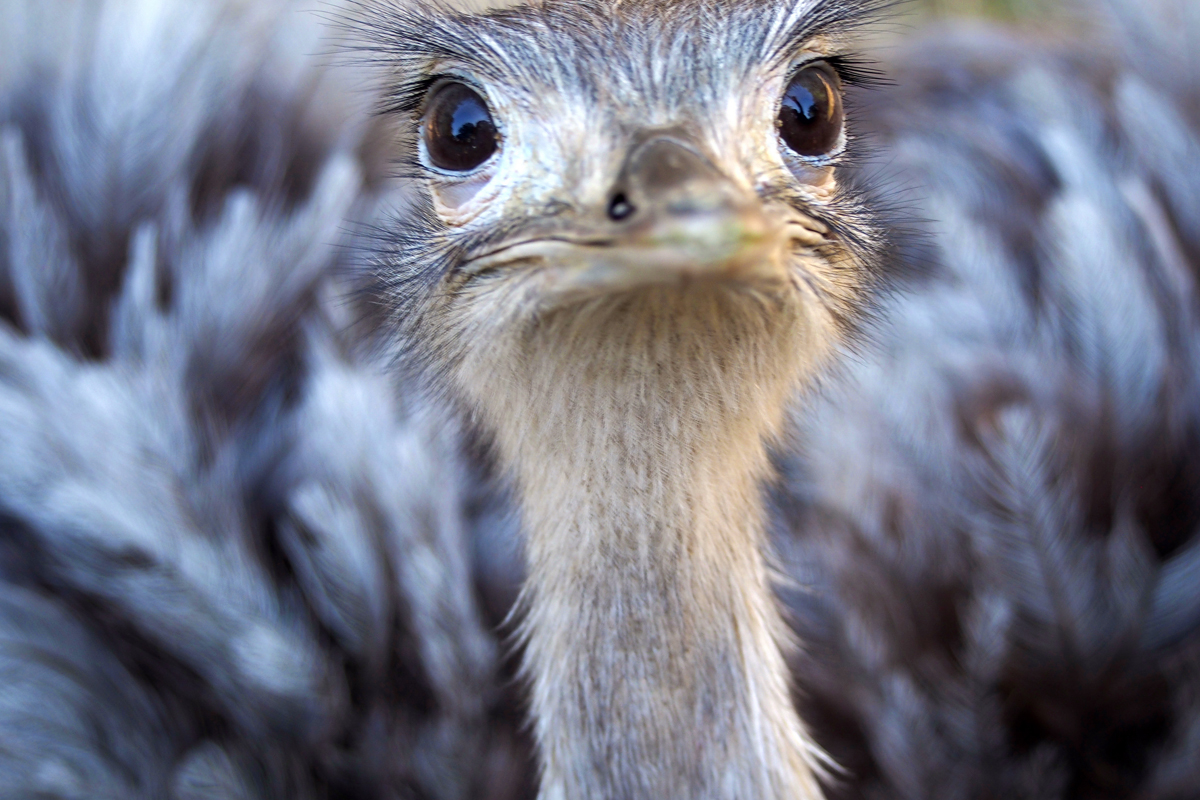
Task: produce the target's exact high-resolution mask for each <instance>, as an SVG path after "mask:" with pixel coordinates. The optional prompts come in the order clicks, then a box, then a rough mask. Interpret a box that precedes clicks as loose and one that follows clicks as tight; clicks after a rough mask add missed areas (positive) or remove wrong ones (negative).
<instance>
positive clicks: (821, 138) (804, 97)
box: [775, 65, 843, 157]
mask: <svg viewBox="0 0 1200 800" xmlns="http://www.w3.org/2000/svg"><path fill="white" fill-rule="evenodd" d="M834 84H835V79H834V78H833V77H832V76H831V75H830V74H829V72H828V69H827V68H826V67H824V66H821V65H814V66H808V67H805V68H804V69H802V70H800V71H799V72H798V73H796V75H795V77H793V78H792V80H791V82H790V83H788V87H787V89H786V90H785V91H784V93H783V99H782V101H781V102H780V105H779V116H778V117H777V118H776V120H775V125H776V127H777V128H778V129H779V136H780V138H781V139H783V143H784V144H786V145H787V146H788V148H789V149H790V150H791V151H792V152H794V153H796V154H797V155H800V156H808V157H816V156H823V155H827V154H829V153H831V152H833V150H834V149H836V148H837V146H838V142H839V141H840V140H841V135H842V124H843V119H842V96H841V94H840V93H839V92H838V90H837V88H836V87H835V85H834Z"/></svg>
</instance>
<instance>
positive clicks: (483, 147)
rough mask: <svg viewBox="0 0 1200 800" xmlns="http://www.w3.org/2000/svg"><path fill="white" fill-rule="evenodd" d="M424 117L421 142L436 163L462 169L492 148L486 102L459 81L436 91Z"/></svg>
mask: <svg viewBox="0 0 1200 800" xmlns="http://www.w3.org/2000/svg"><path fill="white" fill-rule="evenodd" d="M427 119H428V123H427V128H426V135H425V137H426V138H425V146H426V148H427V150H428V152H429V158H430V160H431V161H432V162H433V164H434V166H436V167H439V168H441V169H446V170H452V171H454V172H466V171H468V170H472V169H474V168H475V167H477V166H479V165H480V164H482V163H483V162H485V161H487V160H488V158H490V157H491V155H492V153H494V152H496V126H495V123H493V122H492V115H491V114H490V113H488V108H487V104H486V103H485V102H484V101H483V98H482V97H480V96H479V95H478V94H477V93H476V92H475V91H474V90H472V89H470V88H468V87H467V86H464V85H463V84H461V83H452V84H449V85H447V86H445V87H443V88H442V89H440V90H439V91H438V93H437V95H436V96H435V97H434V98H433V100H432V101H431V103H430V109H429V112H428V117H427Z"/></svg>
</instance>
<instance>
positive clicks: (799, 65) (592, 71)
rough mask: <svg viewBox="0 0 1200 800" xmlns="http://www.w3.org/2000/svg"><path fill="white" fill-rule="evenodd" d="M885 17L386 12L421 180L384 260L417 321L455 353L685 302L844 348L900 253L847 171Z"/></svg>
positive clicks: (624, 6)
mask: <svg viewBox="0 0 1200 800" xmlns="http://www.w3.org/2000/svg"><path fill="white" fill-rule="evenodd" d="M875 5H877V4H876V3H875V2H872V1H871V0H858V1H857V2H855V0H849V1H848V0H837V1H836V2H835V1H834V0H790V1H789V2H786V3H782V4H777V3H771V2H765V1H759V0H750V1H749V2H746V1H745V0H741V1H739V2H735V1H734V0H684V1H683V2H671V3H666V2H657V3H656V2H650V3H641V4H628V3H620V2H618V3H612V4H607V5H598V4H593V3H588V2H575V1H574V0H560V1H559V2H555V3H545V4H538V5H530V6H521V7H516V8H510V9H505V10H500V11H493V12H490V13H484V14H481V15H474V16H472V15H462V16H453V15H452V16H448V17H447V16H445V15H440V16H439V15H434V14H433V13H422V12H421V11H420V9H417V10H411V8H405V9H401V8H399V7H392V6H385V7H384V8H383V9H376V11H375V14H374V15H373V16H371V17H370V18H369V20H368V19H364V20H363V21H362V22H361V29H362V30H363V31H364V32H367V33H368V34H369V35H370V36H371V37H372V39H373V40H374V41H375V42H376V50H377V51H378V52H380V53H381V54H383V56H384V57H385V58H384V60H385V61H387V62H389V63H390V64H391V65H392V68H393V70H394V74H395V76H396V80H395V83H394V86H393V90H392V92H391V94H390V100H391V105H390V108H391V109H392V110H395V111H397V112H399V113H400V114H402V115H403V117H404V119H405V120H406V121H407V122H406V131H407V139H406V141H405V142H404V146H405V147H406V150H407V153H408V157H407V161H406V165H407V166H408V167H409V168H410V172H409V175H410V177H411V178H412V179H413V180H414V183H415V185H416V186H418V187H419V190H420V197H419V200H418V201H417V203H416V205H415V207H414V208H413V209H412V211H411V213H410V214H409V215H408V217H407V218H405V219H404V220H402V221H400V222H399V223H398V224H397V227H396V229H395V231H394V239H393V245H394V246H393V247H392V248H391V250H390V251H389V252H388V253H386V254H385V257H384V259H383V261H382V263H381V267H382V268H381V270H380V273H381V275H382V276H383V278H384V279H385V281H386V283H387V287H386V291H387V293H388V295H389V296H390V297H391V298H392V299H393V301H394V305H395V308H396V311H397V319H398V321H399V322H400V325H401V327H402V329H405V330H407V331H409V333H410V335H411V338H412V339H413V340H414V341H417V340H420V341H424V342H433V345H432V346H433V347H435V348H437V350H438V353H437V355H438V359H439V360H440V361H443V362H445V361H446V358H447V356H451V355H452V354H453V353H454V352H455V351H456V350H461V349H462V347H463V346H464V345H463V341H462V340H463V339H464V337H466V338H470V337H471V336H473V335H475V334H473V333H467V332H468V331H473V332H478V331H480V330H483V329H485V328H486V329H491V330H492V331H494V332H495V334H494V335H496V336H500V335H502V334H501V332H500V331H501V329H502V331H503V334H504V335H507V334H512V333H514V332H517V333H518V334H521V333H522V332H524V333H525V334H527V333H528V332H529V331H530V330H531V329H533V328H537V327H539V326H541V327H545V325H546V324H547V321H549V320H554V319H555V318H559V317H560V315H564V314H565V315H569V316H570V318H571V319H573V320H576V321H577V324H581V323H578V320H580V319H587V320H589V322H588V324H589V325H591V327H592V328H593V329H594V330H596V331H600V330H602V329H604V328H605V327H606V326H609V325H616V326H622V325H625V324H626V323H629V322H631V321H630V320H628V319H626V320H622V319H621V316H622V315H623V314H624V315H626V316H628V315H629V314H633V315H634V316H636V317H637V324H648V321H652V319H653V318H655V317H656V314H658V312H657V311H656V309H659V310H661V313H662V314H665V315H669V316H671V318H672V319H673V320H676V321H677V322H679V324H683V322H686V317H687V316H688V314H689V311H688V306H689V303H688V302H685V301H683V300H681V298H683V297H685V296H687V297H693V298H695V299H696V301H697V303H698V304H699V305H703V306H705V307H707V308H709V309H710V311H709V312H708V313H710V314H716V315H717V316H722V315H725V316H728V315H737V314H742V313H745V314H757V315H761V314H763V313H779V314H782V315H783V316H787V317H788V318H789V319H795V318H798V317H804V318H806V319H807V320H808V322H807V323H806V324H807V325H808V327H810V328H811V329H813V330H817V329H820V330H822V331H824V332H825V333H822V335H821V338H822V340H823V341H828V340H831V339H836V338H838V335H839V334H838V331H842V330H844V329H845V328H846V327H847V326H848V323H850V322H851V321H852V320H853V319H855V318H856V317H857V316H858V313H857V312H858V308H859V306H860V305H861V302H862V299H863V297H864V296H865V294H866V293H865V288H866V286H867V285H868V284H869V280H870V277H871V274H872V272H873V269H874V265H875V263H876V262H877V261H878V255H879V252H880V248H881V240H880V237H879V236H878V234H877V232H876V230H875V227H874V225H873V221H872V217H871V214H870V212H869V210H868V209H869V204H868V203H867V202H865V201H864V199H863V195H862V193H861V192H860V191H859V190H858V189H857V188H856V187H854V186H851V185H850V184H848V183H847V181H846V180H844V178H843V172H844V169H843V168H844V166H845V164H846V163H848V161H849V160H851V159H852V155H853V144H854V136H853V125H852V120H847V118H846V112H845V105H844V103H843V93H844V91H845V87H846V85H847V84H848V83H853V82H855V81H857V80H858V79H859V78H860V77H861V73H860V72H859V71H858V70H856V69H855V68H854V66H853V59H852V58H850V57H849V55H848V53H847V52H846V47H847V46H848V45H847V37H848V34H849V33H850V31H851V30H852V29H854V28H855V26H857V25H858V24H860V23H861V22H862V21H863V19H864V18H865V17H866V16H867V15H868V12H869V11H871V10H872V9H873V7H874V6H875ZM739 297H740V298H742V299H743V300H744V299H746V298H751V299H750V300H749V301H748V302H745V303H742V304H741V306H740V307H735V306H738V303H740V302H741V301H739V300H736V299H733V298H739ZM714 298H722V299H714ZM714 303H715V304H716V305H715V306H714ZM764 303H765V304H767V306H770V308H772V309H776V310H775V311H764V308H766V306H764ZM717 307H719V310H717V311H713V310H712V309H713V308H717ZM618 309H626V310H625V311H618ZM598 310H601V311H604V313H603V314H599V315H597V313H595V312H597V311H598ZM585 311H586V313H584V312H585ZM681 320H682V321H681ZM498 321H502V323H501V322H498Z"/></svg>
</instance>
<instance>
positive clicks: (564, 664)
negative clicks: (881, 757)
mask: <svg viewBox="0 0 1200 800" xmlns="http://www.w3.org/2000/svg"><path fill="white" fill-rule="evenodd" d="M762 302H763V301H762V300H761V298H759V299H758V300H753V301H752V300H751V299H747V298H741V299H738V298H734V299H726V300H720V299H719V298H717V297H715V296H708V295H701V296H697V297H692V298H685V297H679V296H669V295H666V296H664V297H663V298H659V299H657V300H655V301H653V302H651V301H649V300H647V301H646V313H645V314H639V313H638V312H637V309H636V306H635V307H634V308H633V309H632V310H631V309H629V308H622V309H618V312H619V313H617V312H614V313H611V314H609V313H608V312H609V311H612V309H608V310H607V311H606V312H605V313H601V312H600V311H597V314H596V315H595V316H594V317H589V316H588V314H587V313H586V311H579V312H577V313H576V314H574V315H572V316H571V317H569V318H567V319H563V320H559V321H554V320H551V321H547V322H545V323H543V324H542V325H541V326H540V327H539V329H538V330H537V331H536V332H535V333H533V334H530V335H528V336H526V337H523V338H522V339H521V340H520V341H519V342H515V341H514V342H499V343H497V345H496V347H497V348H498V349H499V350H500V351H501V353H502V354H503V351H504V350H505V349H506V348H508V347H512V348H514V350H519V352H510V353H508V354H507V355H508V356H512V357H511V358H503V357H502V358H501V359H499V360H500V361H502V362H504V363H506V364H508V365H509V368H508V369H507V370H506V371H505V374H504V375H503V379H504V380H506V381H507V383H506V386H507V387H508V389H509V391H507V392H505V393H504V395H505V397H499V396H498V395H496V394H492V395H491V396H490V397H489V396H486V395H480V396H479V397H478V402H479V403H480V405H481V406H482V410H483V411H484V414H485V417H486V418H487V419H488V421H489V422H490V423H491V427H492V428H493V429H494V431H495V433H496V437H497V443H498V445H499V448H500V453H501V456H502V458H503V460H504V462H505V463H506V465H507V466H508V467H509V468H510V469H511V470H512V471H513V473H514V474H515V478H516V482H517V486H518V489H519V493H520V497H521V504H522V510H523V514H524V520H525V527H526V529H527V531H528V544H527V548H528V561H529V570H530V578H529V583H528V586H527V593H528V594H527V600H528V609H529V616H528V618H527V621H526V625H527V633H528V651H527V662H526V665H527V668H528V670H529V672H530V675H531V677H532V682H533V713H534V718H535V724H536V731H537V735H538V739H539V743H540V745H541V752H542V759H543V763H544V767H545V773H544V778H543V788H542V797H543V798H545V799H546V800H551V799H552V800H625V799H626V798H627V799H628V800H669V799H670V798H680V799H681V800H682V799H683V798H688V799H689V800H702V799H703V800H706V799H707V798H728V799H729V800H734V799H735V798H736V800H758V799H760V798H762V799H766V798H771V799H774V798H785V797H786V798H810V797H818V796H819V791H818V790H817V788H816V785H815V782H814V780H813V777H812V771H811V768H810V762H811V758H812V753H813V752H814V750H813V748H812V747H811V745H810V744H809V742H808V740H807V739H806V738H805V736H804V734H803V731H802V729H801V726H800V723H799V721H798V719H797V717H796V714H795V711H794V710H793V707H792V704H791V700H790V694H789V686H788V677H787V671H786V668H785V664H784V660H783V657H782V654H781V652H780V640H781V638H783V636H782V634H783V630H784V629H783V624H782V622H781V619H780V616H779V613H778V611H777V609H776V607H775V601H774V599H773V597H772V593H771V590H770V586H769V581H768V574H767V569H766V566H765V563H764V559H763V555H762V551H763V547H764V542H763V503H762V497H761V490H760V482H761V479H762V478H763V477H765V476H766V475H767V473H768V469H769V464H768V459H767V454H766V445H765V440H766V439H767V438H769V437H770V436H772V435H773V434H775V433H776V431H777V430H778V427H779V425H780V423H781V419H782V416H783V406H784V403H785V401H786V398H787V397H788V396H789V395H790V394H791V393H792V391H793V389H794V387H795V384H796V378H797V376H798V375H799V374H800V373H802V372H803V364H802V362H803V359H802V357H801V353H803V348H804V336H803V331H804V326H803V325H802V324H800V323H801V320H800V318H799V315H798V314H792V313H790V312H786V311H783V312H781V311H780V310H779V309H774V308H772V309H770V312H771V313H763V311H764V309H763V307H762V305H761V304H762ZM672 304H676V305H678V306H679V308H678V309H677V312H678V313H676V312H675V311H672V309H671V305H672ZM664 307H665V309H666V310H665V311H664ZM751 312H754V313H751ZM731 343H736V347H735V346H731ZM490 355H491V356H492V357H493V358H495V357H496V355H497V352H496V351H492V352H491V353H490ZM482 363H485V362H481V364H482ZM492 363H495V362H494V361H493V362H492ZM514 364H519V365H520V366H519V367H517V368H513V366H512V365H514ZM781 376H786V377H781ZM497 380H499V376H497ZM484 383H486V382H484ZM477 385H478V384H477ZM492 385H493V386H494V385H498V383H497V381H493V382H492Z"/></svg>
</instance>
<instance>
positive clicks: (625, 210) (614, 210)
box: [608, 192, 634, 222]
mask: <svg viewBox="0 0 1200 800" xmlns="http://www.w3.org/2000/svg"><path fill="white" fill-rule="evenodd" d="M633 212H634V208H633V203H631V202H629V198H628V197H626V196H625V193H624V192H617V193H616V194H615V195H613V199H612V200H611V201H610V202H609V204H608V216H609V219H613V220H616V221H617V222H620V221H621V220H623V219H626V218H628V217H629V215H631V214H632V213H633Z"/></svg>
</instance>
